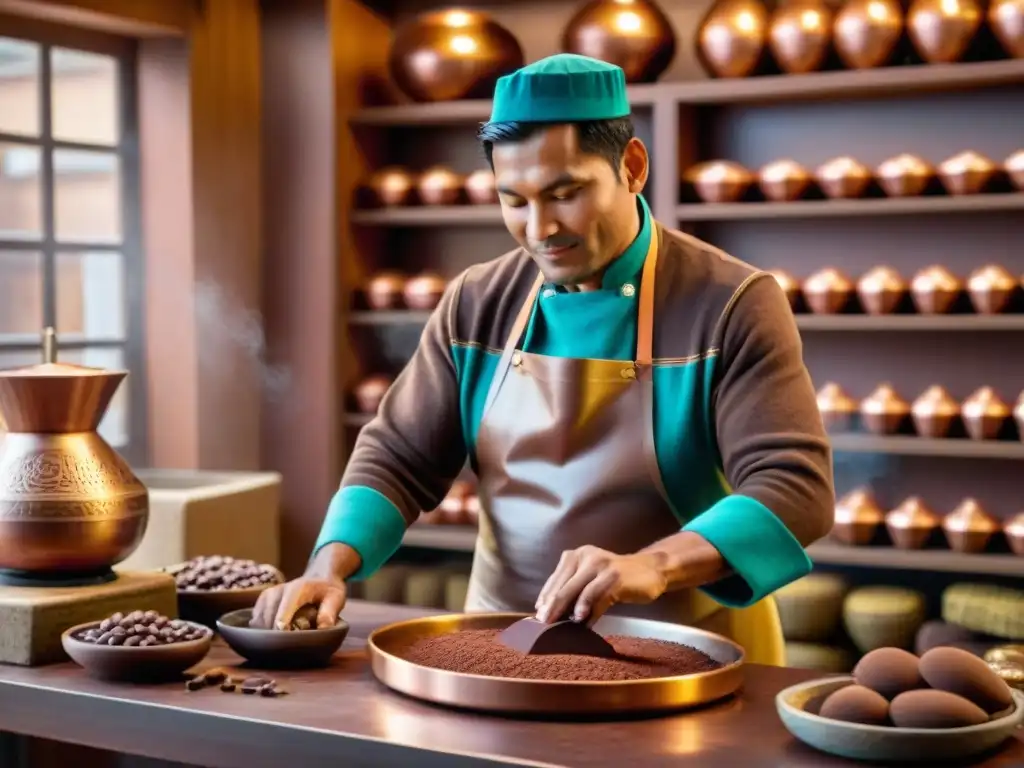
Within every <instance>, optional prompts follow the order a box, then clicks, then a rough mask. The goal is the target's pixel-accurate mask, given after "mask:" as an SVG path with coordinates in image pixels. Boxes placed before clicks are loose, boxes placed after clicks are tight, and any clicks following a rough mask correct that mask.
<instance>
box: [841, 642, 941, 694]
mask: <svg viewBox="0 0 1024 768" xmlns="http://www.w3.org/2000/svg"><path fill="white" fill-rule="evenodd" d="M917 665H918V658H917V656H915V655H914V654H912V653H910V652H909V651H904V650H903V649H901V648H877V649H875V650H873V651H871V652H870V653H867V654H865V655H864V656H863V657H862V658H861V660H860V661H858V662H857V666H855V667H854V668H853V679H854V680H856V681H857V684H858V685H862V686H864V687H865V688H870V689H871V690H872V691H876V692H877V693H879V694H881V695H882V696H884V697H885V698H886V699H888V700H889V701H892V700H893V699H894V698H896V697H897V696H899V695H900V694H901V693H903V692H905V691H912V690H914V689H916V688H923V687H924V680H922V679H921V673H920V671H919V670H918V668H917Z"/></svg>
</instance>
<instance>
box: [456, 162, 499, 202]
mask: <svg viewBox="0 0 1024 768" xmlns="http://www.w3.org/2000/svg"><path fill="white" fill-rule="evenodd" d="M463 187H464V188H465V190H466V197H467V198H468V199H469V202H470V203H472V204H473V205H495V204H497V202H498V190H497V189H496V188H495V186H494V173H493V172H492V171H491V170H490V169H488V168H481V169H479V170H477V171H473V172H472V173H471V174H469V175H468V176H467V177H466V180H465V181H464V182H463Z"/></svg>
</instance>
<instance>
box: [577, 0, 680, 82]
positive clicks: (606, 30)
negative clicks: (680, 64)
mask: <svg viewBox="0 0 1024 768" xmlns="http://www.w3.org/2000/svg"><path fill="white" fill-rule="evenodd" d="M562 50H563V51H565V52H567V53H578V54H580V55H581V56H590V57H591V58H593V59H600V60H601V61H607V62H609V63H611V64H617V65H618V66H620V67H622V70H623V71H624V72H625V73H626V82H629V83H653V82H654V81H655V80H657V79H658V77H660V76H661V74H662V73H663V72H664V71H665V70H666V69H668V65H669V64H671V63H672V59H673V58H674V57H675V55H676V36H675V33H674V32H673V31H672V24H671V23H670V22H669V20H668V17H667V16H665V14H664V12H663V11H662V10H661V8H659V7H658V6H657V5H656V4H655V3H654V2H651V0H590V2H588V3H586V4H584V5H583V6H582V7H581V8H580V9H579V10H578V11H576V13H575V14H573V17H572V19H570V20H569V24H568V25H567V26H566V28H565V31H564V32H563V33H562Z"/></svg>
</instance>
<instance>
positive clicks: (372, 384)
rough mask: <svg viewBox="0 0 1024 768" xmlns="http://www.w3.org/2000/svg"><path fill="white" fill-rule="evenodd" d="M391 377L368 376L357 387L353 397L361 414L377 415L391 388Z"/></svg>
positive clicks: (380, 375) (381, 375)
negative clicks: (381, 402)
mask: <svg viewBox="0 0 1024 768" xmlns="http://www.w3.org/2000/svg"><path fill="white" fill-rule="evenodd" d="M391 381H392V379H391V377H390V376H385V375H383V374H379V373H378V374H374V375H372V376H367V377H366V378H365V379H363V380H362V381H360V382H359V384H358V385H357V386H356V388H355V391H354V392H353V396H354V398H355V401H356V408H358V409H359V411H360V413H376V412H377V409H378V408H380V401H381V400H383V399H384V395H385V394H387V391H388V388H389V387H390V386H391Z"/></svg>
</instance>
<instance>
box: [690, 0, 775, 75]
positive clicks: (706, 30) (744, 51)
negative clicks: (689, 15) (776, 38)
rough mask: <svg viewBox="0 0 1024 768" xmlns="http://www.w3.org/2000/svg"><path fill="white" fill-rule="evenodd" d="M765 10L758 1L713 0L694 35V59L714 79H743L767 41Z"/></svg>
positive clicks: (762, 52) (762, 51)
mask: <svg viewBox="0 0 1024 768" xmlns="http://www.w3.org/2000/svg"><path fill="white" fill-rule="evenodd" d="M768 20H769V14H768V9H767V8H766V7H765V4H764V3H763V2H760V0H716V2H715V4H714V5H713V6H711V10H710V11H709V13H708V15H707V16H706V17H705V18H704V21H703V22H702V23H701V25H700V30H699V31H698V33H697V44H698V55H699V57H700V59H701V61H702V63H703V64H704V67H705V68H706V69H707V70H708V72H709V73H710V74H711V75H713V76H715V77H747V76H748V75H750V74H752V73H753V72H754V70H755V69H757V66H758V64H760V63H761V57H762V55H763V54H764V47H765V43H766V42H767V39H768Z"/></svg>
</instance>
